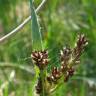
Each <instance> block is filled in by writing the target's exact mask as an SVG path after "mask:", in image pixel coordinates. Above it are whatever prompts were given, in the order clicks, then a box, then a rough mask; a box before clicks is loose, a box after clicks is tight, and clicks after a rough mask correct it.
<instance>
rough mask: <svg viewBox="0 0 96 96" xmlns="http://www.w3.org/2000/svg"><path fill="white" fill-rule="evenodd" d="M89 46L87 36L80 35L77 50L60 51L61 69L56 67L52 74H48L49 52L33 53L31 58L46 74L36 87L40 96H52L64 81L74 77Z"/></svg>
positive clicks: (67, 48) (76, 45)
mask: <svg viewBox="0 0 96 96" xmlns="http://www.w3.org/2000/svg"><path fill="white" fill-rule="evenodd" d="M87 44H88V42H87V40H86V38H85V36H84V35H83V34H80V35H78V38H77V42H76V44H75V48H73V49H71V48H69V47H64V48H63V49H62V50H60V61H61V63H60V67H59V68H58V67H55V66H54V67H53V68H52V70H51V73H47V74H46V72H47V65H48V63H49V58H48V50H43V51H33V52H32V54H31V57H32V59H33V61H34V64H36V66H38V68H39V70H40V72H45V75H43V76H44V77H43V78H42V76H41V75H40V76H39V78H38V83H37V85H36V92H37V94H40V96H50V94H51V93H52V92H53V91H54V90H55V89H56V88H57V86H58V85H59V84H60V83H62V81H63V82H67V81H68V80H69V78H70V77H71V76H73V75H74V72H75V65H77V64H78V63H80V56H81V54H82V52H83V51H84V48H85V46H86V45H87ZM44 70H46V71H44ZM41 74H42V73H41ZM42 79H43V80H42ZM42 93H43V94H45V95H43V94H42Z"/></svg>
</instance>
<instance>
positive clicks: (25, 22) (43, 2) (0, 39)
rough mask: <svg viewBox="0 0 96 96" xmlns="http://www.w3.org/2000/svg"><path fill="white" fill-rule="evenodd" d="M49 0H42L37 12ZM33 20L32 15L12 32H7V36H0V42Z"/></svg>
mask: <svg viewBox="0 0 96 96" xmlns="http://www.w3.org/2000/svg"><path fill="white" fill-rule="evenodd" d="M46 1H47V0H42V2H41V4H40V5H39V6H38V8H37V9H36V13H38V12H39V11H40V10H41V9H42V8H43V6H44V4H45V2H46ZM30 20H31V16H29V17H27V18H26V19H25V20H24V21H23V22H22V23H21V24H20V25H18V26H17V27H16V28H15V29H13V30H12V31H11V32H9V33H8V34H6V35H5V36H3V37H1V38H0V43H2V42H3V41H5V40H7V39H9V38H10V37H11V36H13V35H14V34H16V33H17V32H18V31H19V30H21V29H22V28H23V27H24V26H25V25H26V24H27V23H28V22H29V21H30Z"/></svg>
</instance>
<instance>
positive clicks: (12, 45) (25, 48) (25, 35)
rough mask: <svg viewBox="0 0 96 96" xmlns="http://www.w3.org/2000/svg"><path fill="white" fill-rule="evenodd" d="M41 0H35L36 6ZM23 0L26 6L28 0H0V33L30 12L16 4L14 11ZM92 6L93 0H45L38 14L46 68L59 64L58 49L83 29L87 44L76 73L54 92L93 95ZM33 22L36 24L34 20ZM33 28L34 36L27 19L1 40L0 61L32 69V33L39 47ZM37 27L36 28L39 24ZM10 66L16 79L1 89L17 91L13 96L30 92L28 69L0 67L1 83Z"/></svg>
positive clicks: (95, 15)
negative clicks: (48, 59) (46, 52)
mask: <svg viewBox="0 0 96 96" xmlns="http://www.w3.org/2000/svg"><path fill="white" fill-rule="evenodd" d="M9 1H10V2H9ZM40 1H41V0H36V2H35V4H36V6H37V5H38V2H40ZM23 2H26V6H27V7H28V8H29V5H28V0H27V1H26V0H23V1H22V0H19V1H18V0H0V37H2V36H3V35H4V34H6V33H8V32H9V31H10V30H12V29H13V28H15V27H16V26H17V25H18V24H20V22H21V21H23V20H24V19H25V18H26V17H27V15H28V14H29V12H30V11H29V12H28V14H27V11H26V14H27V15H24V14H22V10H23V8H25V9H26V7H23V8H22V7H21V8H19V11H20V12H17V11H16V8H17V9H18V7H16V6H17V5H20V6H21V4H22V3H23ZM25 9H24V10H25ZM95 10H96V0H48V3H47V4H46V6H45V7H44V9H43V11H41V12H40V14H39V15H40V22H41V24H42V26H43V27H41V30H42V35H43V37H44V39H43V41H44V43H43V44H44V45H45V47H46V48H48V50H49V55H50V58H51V60H50V61H51V62H50V64H49V69H48V70H49V71H50V68H51V67H52V66H53V65H56V66H58V63H59V61H58V60H57V58H58V57H57V54H59V51H58V50H59V49H60V48H61V47H63V46H65V45H66V44H68V45H72V46H74V45H73V44H74V41H75V39H76V35H77V33H78V32H82V33H84V34H85V35H86V36H87V38H88V40H89V45H88V47H87V48H86V50H85V52H86V53H85V54H84V55H83V56H82V61H81V65H80V66H79V69H78V70H77V72H76V75H75V76H74V77H73V78H72V79H71V80H70V81H69V82H68V83H67V84H65V85H64V87H63V85H62V86H61V87H60V88H59V89H58V90H57V92H56V94H54V96H64V95H65V96H70V95H71V96H95V94H96V83H95V81H96V54H95V52H96V12H95ZM17 13H18V14H20V13H21V14H20V15H19V16H21V17H19V16H18V15H16V14H17ZM10 14H11V15H10ZM12 14H13V15H12ZM33 15H34V14H33ZM11 16H13V17H11ZM18 18H19V19H18ZM20 18H22V19H20ZM34 20H35V19H34ZM34 20H32V22H37V20H35V21H34ZM42 21H43V22H42ZM33 24H34V28H35V27H36V26H37V23H33ZM35 24H36V26H35ZM34 28H32V29H33V31H32V34H34V35H36V38H35V36H33V35H32V36H31V30H32V29H31V27H30V23H28V25H26V26H25V27H24V29H23V30H21V31H20V32H19V33H18V34H16V35H15V36H14V37H13V38H11V39H10V40H8V41H7V42H5V43H4V44H0V62H1V63H3V64H5V62H9V63H12V64H16V65H17V66H20V65H22V66H23V67H24V68H26V69H28V70H33V67H32V62H31V59H30V58H28V57H30V54H31V51H32V41H31V39H32V38H31V37H33V40H35V41H34V42H38V43H35V44H38V45H39V47H41V43H40V35H39V34H40V33H37V32H36V33H35V30H34ZM36 31H38V28H37V29H36ZM33 32H34V33H33ZM38 32H39V31H38ZM38 45H34V46H38ZM38 49H39V48H38ZM55 57H57V58H55ZM25 58H26V59H25ZM26 66H27V67H26ZM12 70H15V71H16V75H15V76H16V77H15V81H16V82H14V81H13V82H12V85H11V84H10V86H11V87H10V90H8V89H7V88H9V87H8V86H9V85H7V86H6V88H5V89H4V90H5V92H4V93H5V94H7V93H8V94H7V95H8V96H9V95H10V94H11V93H12V92H13V93H15V94H16V95H15V96H32V93H31V92H32V90H31V88H32V87H33V83H34V82H32V81H34V80H33V78H34V76H33V75H32V74H31V73H30V74H29V73H27V72H26V71H24V70H23V71H22V70H21V69H19V68H18V69H15V68H6V67H5V68H2V67H0V87H1V85H2V84H4V83H5V82H6V81H8V79H7V78H6V76H7V77H8V76H9V74H10V73H11V71H12ZM28 70H27V71H28ZM78 78H79V79H78ZM31 80H32V81H31ZM1 81H2V82H1ZM92 82H93V83H92ZM92 84H93V85H92ZM12 86H13V87H12ZM7 91H9V92H7ZM90 94H91V95H90ZM7 95H6V96H7Z"/></svg>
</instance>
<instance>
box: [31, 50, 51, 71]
mask: <svg viewBox="0 0 96 96" xmlns="http://www.w3.org/2000/svg"><path fill="white" fill-rule="evenodd" d="M31 57H32V59H33V61H34V63H35V64H36V65H37V66H38V67H39V69H40V70H43V69H44V68H45V67H46V66H47V65H48V63H49V59H48V51H47V50H44V51H34V52H32V54H31Z"/></svg>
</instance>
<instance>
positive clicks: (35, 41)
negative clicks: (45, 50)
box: [29, 0, 42, 50]
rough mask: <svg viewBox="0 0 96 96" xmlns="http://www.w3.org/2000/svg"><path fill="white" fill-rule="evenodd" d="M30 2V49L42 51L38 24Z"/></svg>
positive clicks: (31, 1)
mask: <svg viewBox="0 0 96 96" xmlns="http://www.w3.org/2000/svg"><path fill="white" fill-rule="evenodd" d="M29 1H30V8H31V17H32V48H33V50H41V49H42V37H41V31H40V26H39V22H38V20H37V15H36V12H35V8H34V5H33V0H29Z"/></svg>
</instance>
